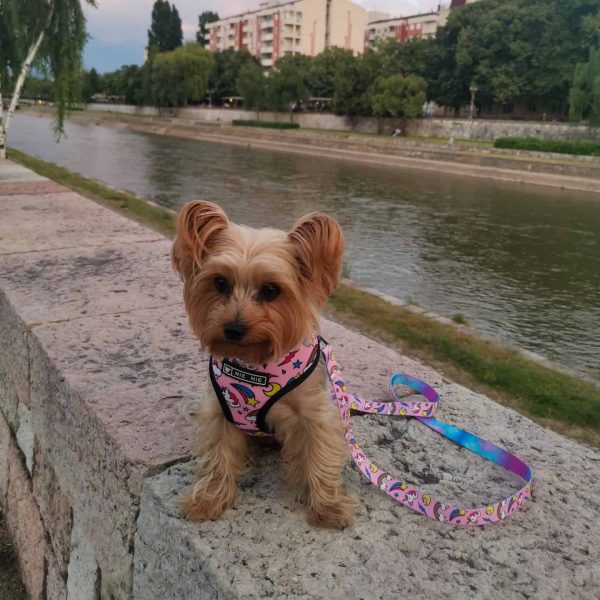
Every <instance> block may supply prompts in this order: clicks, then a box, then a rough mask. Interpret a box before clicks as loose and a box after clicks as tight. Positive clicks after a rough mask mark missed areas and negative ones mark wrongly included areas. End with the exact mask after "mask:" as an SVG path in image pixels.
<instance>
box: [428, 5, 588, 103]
mask: <svg viewBox="0 0 600 600" xmlns="http://www.w3.org/2000/svg"><path fill="white" fill-rule="evenodd" d="M597 14H598V0H486V2H476V3H473V4H469V5H467V6H465V7H463V8H461V9H460V10H457V11H453V12H452V13H450V16H449V18H448V22H447V24H446V25H445V26H444V27H442V28H440V29H439V30H438V32H437V35H436V38H435V41H434V42H433V43H432V48H431V53H430V56H429V59H428V65H427V67H426V71H427V77H428V79H429V84H430V86H429V93H430V97H431V99H433V100H435V101H436V102H438V103H439V104H442V105H445V106H454V107H457V108H458V107H460V106H461V105H463V104H466V103H467V102H468V101H469V98H470V92H469V88H470V86H471V84H472V83H476V84H477V87H478V99H479V100H480V101H481V102H487V103H492V102H501V103H508V102H521V103H528V104H537V105H540V106H547V107H549V108H553V109H555V110H562V109H563V108H564V107H565V106H566V99H567V96H568V93H569V89H570V88H571V84H572V78H573V73H574V68H575V65H576V64H577V63H578V62H581V61H582V60H585V57H586V56H587V54H588V51H589V47H590V38H591V34H590V35H586V31H587V30H588V28H590V27H593V26H594V24H595V23H596V22H597V21H596V19H597Z"/></svg>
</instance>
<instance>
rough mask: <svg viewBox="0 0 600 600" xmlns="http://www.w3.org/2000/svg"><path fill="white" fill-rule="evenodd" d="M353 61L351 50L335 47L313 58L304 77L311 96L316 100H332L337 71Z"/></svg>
mask: <svg viewBox="0 0 600 600" xmlns="http://www.w3.org/2000/svg"><path fill="white" fill-rule="evenodd" d="M353 60H354V55H353V53H352V50H343V49H342V48H337V47H335V46H334V47H332V48H328V49H327V50H324V51H323V52H321V54H318V55H317V56H315V57H314V58H313V60H312V61H311V63H310V67H309V69H308V73H307V75H306V84H307V86H308V88H309V89H310V91H311V92H312V95H313V96H316V97H318V98H333V94H334V92H335V77H336V73H337V71H338V69H339V68H340V66H341V65H342V64H343V63H350V62H352V61H353Z"/></svg>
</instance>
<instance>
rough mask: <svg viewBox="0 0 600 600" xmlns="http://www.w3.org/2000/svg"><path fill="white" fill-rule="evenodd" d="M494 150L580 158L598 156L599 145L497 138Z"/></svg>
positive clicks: (599, 151) (595, 143) (582, 142)
mask: <svg viewBox="0 0 600 600" xmlns="http://www.w3.org/2000/svg"><path fill="white" fill-rule="evenodd" d="M494 148H512V149H514V150H533V151H536V152H558V153H560V154H575V155H582V156H585V155H587V156H600V144H599V143H598V142H592V141H587V140H583V141H580V142H565V141H562V140H540V139H538V138H513V137H504V138H498V139H496V140H495V142H494Z"/></svg>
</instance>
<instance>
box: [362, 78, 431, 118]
mask: <svg viewBox="0 0 600 600" xmlns="http://www.w3.org/2000/svg"><path fill="white" fill-rule="evenodd" d="M426 90H427V82H426V81H425V80H424V79H423V78H422V77H419V76H418V75H407V76H406V77H405V76H403V75H388V76H385V75H380V76H379V77H378V78H377V79H376V80H375V81H374V82H373V85H372V86H371V87H370V88H369V99H370V103H371V109H372V111H373V114H374V115H375V116H376V117H408V118H412V119H414V118H415V117H418V116H419V115H420V114H421V111H422V109H423V104H424V103H425V100H426V98H427V95H426V93H425V91H426Z"/></svg>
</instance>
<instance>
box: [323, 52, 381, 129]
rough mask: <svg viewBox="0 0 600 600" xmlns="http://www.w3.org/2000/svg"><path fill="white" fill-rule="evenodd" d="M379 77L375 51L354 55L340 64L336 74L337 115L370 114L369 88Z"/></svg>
mask: <svg viewBox="0 0 600 600" xmlns="http://www.w3.org/2000/svg"><path fill="white" fill-rule="evenodd" d="M375 77H377V59H376V54H375V53H374V52H366V53H365V54H362V55H360V56H353V57H352V60H344V61H343V62H341V63H340V64H339V65H338V68H337V70H336V74H335V89H334V93H333V103H332V104H333V112H334V113H335V114H336V115H348V116H351V117H354V116H358V115H370V114H371V106H370V103H369V98H368V94H367V92H368V89H369V87H370V86H371V83H372V82H373V80H374V78H375Z"/></svg>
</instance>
